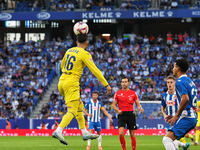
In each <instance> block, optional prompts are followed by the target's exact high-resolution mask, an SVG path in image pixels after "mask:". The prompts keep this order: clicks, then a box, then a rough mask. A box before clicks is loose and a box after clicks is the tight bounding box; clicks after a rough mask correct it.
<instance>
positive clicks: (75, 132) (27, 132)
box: [0, 129, 166, 136]
mask: <svg viewBox="0 0 200 150" xmlns="http://www.w3.org/2000/svg"><path fill="white" fill-rule="evenodd" d="M53 131H54V130H51V129H47V130H45V129H41V130H39V129H33V130H31V129H10V130H5V129H1V130H0V136H51V135H52V133H53ZM165 132H166V130H164V129H160V130H158V129H156V130H154V129H138V130H136V131H135V134H136V135H165ZM93 133H94V131H93ZM118 133H119V131H118V129H102V131H101V135H103V136H113V135H118ZM63 135H64V136H81V135H82V134H81V130H79V129H65V130H64V131H63ZM125 135H129V131H128V130H127V129H126V130H125Z"/></svg>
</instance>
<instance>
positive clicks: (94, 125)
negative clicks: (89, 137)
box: [88, 122, 101, 132]
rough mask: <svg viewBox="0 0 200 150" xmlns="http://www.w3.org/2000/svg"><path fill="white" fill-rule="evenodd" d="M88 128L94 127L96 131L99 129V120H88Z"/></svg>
mask: <svg viewBox="0 0 200 150" xmlns="http://www.w3.org/2000/svg"><path fill="white" fill-rule="evenodd" d="M88 129H94V130H95V131H97V132H100V131H101V122H88Z"/></svg>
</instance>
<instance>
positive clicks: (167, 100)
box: [161, 91, 179, 116]
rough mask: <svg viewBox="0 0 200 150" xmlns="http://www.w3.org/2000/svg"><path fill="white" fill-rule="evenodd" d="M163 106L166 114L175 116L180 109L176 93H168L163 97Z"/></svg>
mask: <svg viewBox="0 0 200 150" xmlns="http://www.w3.org/2000/svg"><path fill="white" fill-rule="evenodd" d="M161 105H162V106H163V107H164V108H165V109H166V114H167V115H169V116H175V114H176V112H177V110H178V107H179V101H178V99H177V96H176V92H174V94H169V92H168V91H167V92H166V93H164V94H163V95H162V102H161Z"/></svg>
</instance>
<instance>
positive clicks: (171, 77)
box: [167, 75, 176, 81]
mask: <svg viewBox="0 0 200 150" xmlns="http://www.w3.org/2000/svg"><path fill="white" fill-rule="evenodd" d="M168 79H172V80H174V81H176V78H175V77H174V76H172V75H169V76H168V77H167V80H168Z"/></svg>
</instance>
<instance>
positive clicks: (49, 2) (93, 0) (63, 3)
mask: <svg viewBox="0 0 200 150" xmlns="http://www.w3.org/2000/svg"><path fill="white" fill-rule="evenodd" d="M199 7H200V4H199V0H194V1H191V0H154V1H151V0H122V1H120V2H119V1H116V0H103V1H102V0H83V1H78V0H29V1H26V0H0V10H15V11H41V10H47V11H73V10H74V9H86V10H102V11H106V10H113V9H123V10H127V9H137V10H144V9H149V8H159V9H176V8H180V9H187V8H199Z"/></svg>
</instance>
